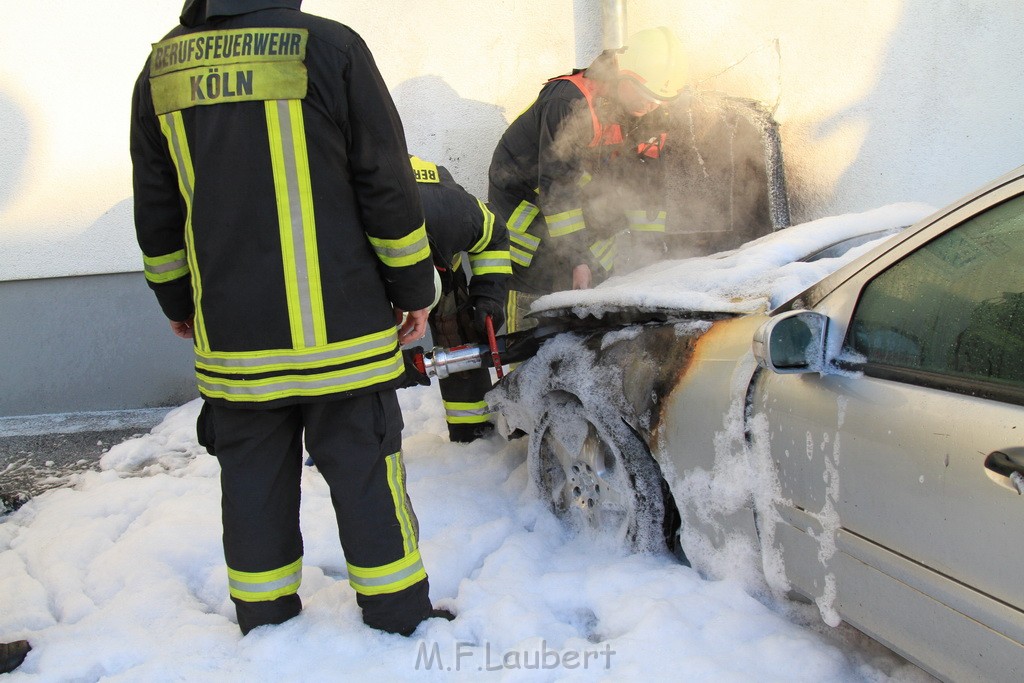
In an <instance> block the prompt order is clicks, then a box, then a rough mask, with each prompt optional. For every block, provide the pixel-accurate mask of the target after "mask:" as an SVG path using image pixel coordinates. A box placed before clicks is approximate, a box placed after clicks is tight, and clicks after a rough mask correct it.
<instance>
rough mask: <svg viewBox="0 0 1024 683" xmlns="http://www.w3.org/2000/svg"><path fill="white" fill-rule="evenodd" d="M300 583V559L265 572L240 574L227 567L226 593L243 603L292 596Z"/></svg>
mask: <svg viewBox="0 0 1024 683" xmlns="http://www.w3.org/2000/svg"><path fill="white" fill-rule="evenodd" d="M301 583H302V558H301V557H300V558H299V559H297V560H295V561H294V562H292V563H291V564H289V565H287V566H284V567H281V568H280V569H271V570H270V571H266V572H240V571H238V570H237V569H232V568H231V567H228V591H229V592H230V593H231V597H233V598H238V599H239V600H243V601H245V602H262V601H265V600H276V599H277V598H280V597H281V596H283V595H292V594H294V593H296V592H297V591H298V590H299V585H300V584H301Z"/></svg>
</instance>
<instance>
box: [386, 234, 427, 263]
mask: <svg viewBox="0 0 1024 683" xmlns="http://www.w3.org/2000/svg"><path fill="white" fill-rule="evenodd" d="M426 245H427V241H426V240H425V239H422V240H417V241H416V242H413V243H412V244H410V245H409V246H407V247H386V246H384V245H382V244H380V243H374V244H373V248H374V250H376V252H377V253H378V254H380V256H381V257H383V258H386V259H392V260H396V261H397V260H402V259H408V257H410V256H415V255H416V254H417V253H418V252H420V251H423V248H424V246H426Z"/></svg>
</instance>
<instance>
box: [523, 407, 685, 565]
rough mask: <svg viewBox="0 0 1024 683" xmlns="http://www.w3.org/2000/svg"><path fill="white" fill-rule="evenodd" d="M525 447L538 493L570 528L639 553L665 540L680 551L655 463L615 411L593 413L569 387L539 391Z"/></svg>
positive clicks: (679, 554) (674, 514) (673, 516)
mask: <svg viewBox="0 0 1024 683" xmlns="http://www.w3.org/2000/svg"><path fill="white" fill-rule="evenodd" d="M529 452H530V458H529V462H530V474H531V476H532V478H533V480H534V482H535V483H536V484H537V487H538V489H539V490H540V492H541V495H542V496H543V497H544V498H545V500H547V501H548V503H549V505H550V506H551V509H552V510H553V511H554V512H555V514H556V515H557V516H558V517H560V518H561V519H562V520H564V521H565V522H566V523H567V524H569V525H570V526H571V527H573V528H575V529H578V530H580V531H582V532H584V533H591V534H594V535H596V536H600V537H607V538H612V539H616V540H619V541H621V542H623V543H625V544H627V545H628V546H629V547H630V548H632V549H633V550H637V551H640V552H661V551H664V550H665V549H666V546H668V549H669V550H671V551H672V552H673V553H674V554H676V555H677V557H685V556H683V554H682V549H681V548H678V537H679V534H678V522H677V521H676V522H675V526H673V524H672V520H678V512H677V511H676V510H675V504H674V502H673V501H672V498H671V495H666V492H667V491H668V486H667V485H666V484H665V483H664V479H663V477H662V475H661V470H660V468H659V467H658V463H657V462H655V460H654V458H653V457H652V456H651V453H650V451H649V450H648V448H647V444H646V443H644V441H643V439H641V438H640V436H639V435H638V434H637V433H636V432H635V431H634V430H633V429H632V428H631V427H630V426H629V425H628V424H627V423H626V422H625V421H624V420H623V419H622V417H621V416H619V415H601V416H598V415H594V414H592V413H590V412H588V411H586V410H585V409H584V407H583V405H582V403H581V402H580V401H579V399H577V398H576V397H575V396H573V395H572V394H569V393H567V392H553V393H551V394H549V395H548V396H547V397H546V398H545V407H544V410H543V411H542V416H541V419H540V421H539V422H538V424H537V429H535V430H534V431H533V435H532V436H531V441H530V449H529ZM666 500H667V501H669V505H668V508H669V514H668V515H666ZM670 527H671V528H670ZM672 538H674V539H675V540H674V541H673V540H671V539H672ZM674 546H675V547H674Z"/></svg>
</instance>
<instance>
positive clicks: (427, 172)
mask: <svg viewBox="0 0 1024 683" xmlns="http://www.w3.org/2000/svg"><path fill="white" fill-rule="evenodd" d="M411 162H412V167H413V171H414V173H415V176H416V183H417V186H418V187H419V190H420V199H421V200H422V202H423V214H424V216H425V218H426V224H427V235H428V237H429V239H430V247H431V252H432V253H433V257H434V266H435V267H436V268H437V271H438V273H439V274H440V276H441V283H442V288H441V291H442V296H441V300H440V301H439V302H438V305H437V307H436V308H434V310H433V311H431V313H430V332H431V335H432V336H433V338H434V343H435V344H436V345H440V346H444V347H449V348H450V347H453V346H458V345H460V344H466V343H484V344H486V343H487V334H486V328H485V319H486V316H491V321H492V324H493V327H494V330H495V331H497V330H498V328H500V327H501V325H502V323H503V322H504V320H505V310H504V301H505V295H506V292H507V288H508V278H509V277H510V276H511V275H512V265H511V263H510V261H509V252H508V231H507V230H506V229H505V221H503V220H502V219H501V218H497V217H495V215H494V214H493V213H492V212H491V211H490V209H488V208H487V206H485V205H484V203H483V202H481V201H480V200H479V199H477V198H476V197H474V196H473V195H471V194H470V193H469V192H466V190H464V189H463V188H462V186H461V185H459V184H458V183H456V182H455V179H454V178H453V177H452V175H451V173H449V172H448V169H446V168H445V167H444V166H437V165H435V164H433V163H431V162H429V161H425V160H423V159H420V158H418V157H412V159H411ZM463 254H466V255H467V257H468V261H469V270H470V272H471V273H472V278H471V279H470V280H469V283H468V285H467V283H466V275H465V271H464V269H463V268H464V264H463V260H462V255H463ZM438 384H440V386H441V400H442V401H443V403H444V411H445V421H446V422H447V423H448V437H449V439H450V440H451V441H457V442H462V443H466V442H470V441H473V440H475V439H477V438H480V437H481V436H485V435H486V434H487V433H488V432H489V431H491V429H493V425H492V423H491V422H490V421H489V419H488V411H487V402H486V401H484V394H485V393H487V391H488V390H490V388H491V376H490V372H489V371H488V370H487V369H486V368H479V369H477V370H471V371H467V372H461V373H457V374H453V375H451V376H449V377H445V378H444V379H442V380H440V381H439V382H438Z"/></svg>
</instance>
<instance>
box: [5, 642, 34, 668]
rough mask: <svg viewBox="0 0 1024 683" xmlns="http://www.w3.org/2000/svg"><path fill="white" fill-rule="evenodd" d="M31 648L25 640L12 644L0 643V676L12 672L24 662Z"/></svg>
mask: <svg viewBox="0 0 1024 683" xmlns="http://www.w3.org/2000/svg"><path fill="white" fill-rule="evenodd" d="M31 649H32V646H31V645H29V644H28V641H27V640H16V641H14V642H13V643H0V674H5V673H7V672H8V671H14V670H15V669H17V668H18V667H19V666H21V663H22V662H24V661H25V656H26V655H27V654H28V652H29V650H31Z"/></svg>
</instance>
